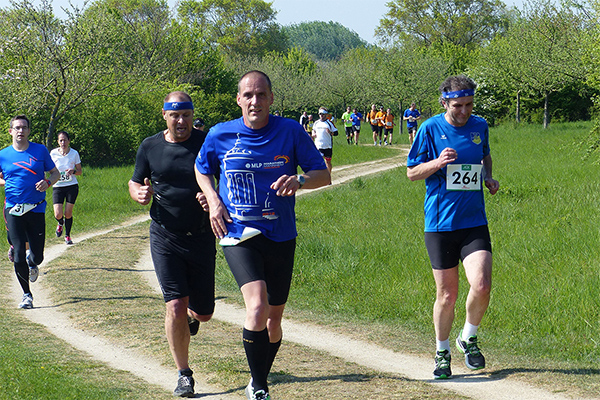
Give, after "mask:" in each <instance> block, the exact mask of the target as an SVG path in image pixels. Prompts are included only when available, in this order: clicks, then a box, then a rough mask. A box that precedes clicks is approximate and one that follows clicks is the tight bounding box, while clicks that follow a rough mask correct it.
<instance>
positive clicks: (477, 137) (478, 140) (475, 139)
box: [471, 132, 481, 144]
mask: <svg viewBox="0 0 600 400" xmlns="http://www.w3.org/2000/svg"><path fill="white" fill-rule="evenodd" d="M471 142H473V143H475V144H481V136H480V135H479V132H471Z"/></svg>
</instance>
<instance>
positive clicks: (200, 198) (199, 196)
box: [196, 192, 208, 212]
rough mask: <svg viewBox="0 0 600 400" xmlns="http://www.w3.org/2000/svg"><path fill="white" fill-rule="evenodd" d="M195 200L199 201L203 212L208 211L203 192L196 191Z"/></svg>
mask: <svg viewBox="0 0 600 400" xmlns="http://www.w3.org/2000/svg"><path fill="white" fill-rule="evenodd" d="M196 200H198V203H200V205H201V206H202V209H203V210H204V212H208V200H207V199H206V196H205V195H204V193H202V192H198V193H196Z"/></svg>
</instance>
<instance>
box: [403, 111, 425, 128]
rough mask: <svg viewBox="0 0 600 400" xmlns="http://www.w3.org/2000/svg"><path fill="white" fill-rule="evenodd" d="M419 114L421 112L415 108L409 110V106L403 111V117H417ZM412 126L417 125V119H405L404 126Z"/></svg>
mask: <svg viewBox="0 0 600 400" xmlns="http://www.w3.org/2000/svg"><path fill="white" fill-rule="evenodd" d="M420 115H421V113H420V112H419V110H417V109H416V108H415V109H414V110H411V109H410V108H407V109H406V111H404V118H408V117H413V118H417V117H419V116H420ZM414 126H417V121H416V120H414V121H410V120H406V127H407V128H412V127H414Z"/></svg>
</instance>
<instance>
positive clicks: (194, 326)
mask: <svg viewBox="0 0 600 400" xmlns="http://www.w3.org/2000/svg"><path fill="white" fill-rule="evenodd" d="M188 326H189V327H190V335H192V336H194V335H195V334H196V333H198V329H200V321H198V320H197V319H194V318H192V317H190V316H189V315H188Z"/></svg>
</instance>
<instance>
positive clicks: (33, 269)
mask: <svg viewBox="0 0 600 400" xmlns="http://www.w3.org/2000/svg"><path fill="white" fill-rule="evenodd" d="M27 265H28V266H29V281H30V282H35V281H37V278H38V275H39V274H40V270H39V268H38V266H37V265H35V263H34V262H33V259H32V258H31V253H29V254H27Z"/></svg>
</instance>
